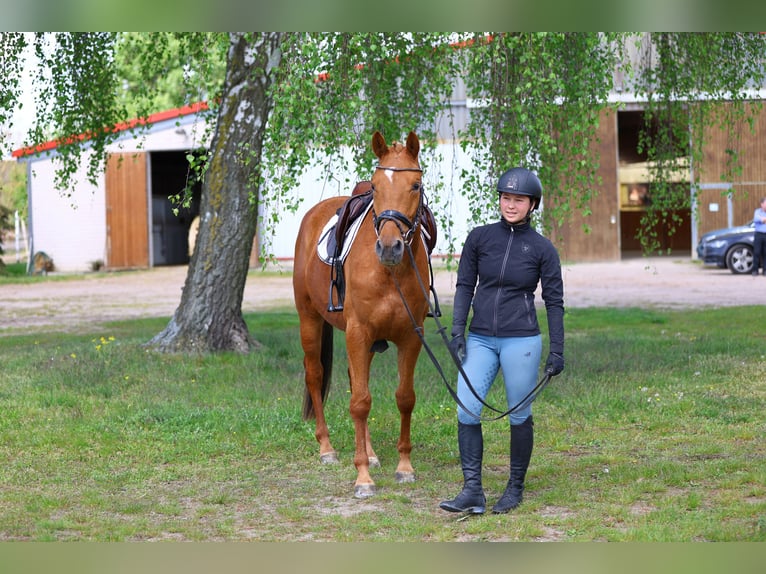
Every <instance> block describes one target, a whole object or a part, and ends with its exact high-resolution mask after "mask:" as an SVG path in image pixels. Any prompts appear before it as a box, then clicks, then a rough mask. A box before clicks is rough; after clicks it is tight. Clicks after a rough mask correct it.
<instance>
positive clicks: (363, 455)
mask: <svg viewBox="0 0 766 574" xmlns="http://www.w3.org/2000/svg"><path fill="white" fill-rule="evenodd" d="M370 344H371V343H370V342H367V340H366V338H365V337H364V336H363V335H362V334H361V333H358V332H357V333H355V332H354V329H353V328H352V327H349V329H348V330H347V332H346V350H347V352H348V365H349V366H348V372H349V377H350V380H351V401H350V403H349V412H350V413H351V419H352V420H353V422H354V446H355V448H354V466H356V473H357V474H356V482H355V483H354V496H355V497H356V498H368V497H370V496H373V495H374V494H375V482H374V481H373V480H372V476H370V462H371V460H370V459H371V457H370V452H372V446H371V445H370V444H369V443H370V441H369V428H368V426H367V421H368V418H369V416H370V408H371V407H372V396H371V395H370V388H369V380H370V364H371V363H372V356H373V354H372V353H371V352H370ZM368 448H369V451H368ZM372 456H375V455H374V453H373V454H372ZM375 458H377V457H375ZM372 462H373V463H374V462H375V461H374V460H373V461H372Z"/></svg>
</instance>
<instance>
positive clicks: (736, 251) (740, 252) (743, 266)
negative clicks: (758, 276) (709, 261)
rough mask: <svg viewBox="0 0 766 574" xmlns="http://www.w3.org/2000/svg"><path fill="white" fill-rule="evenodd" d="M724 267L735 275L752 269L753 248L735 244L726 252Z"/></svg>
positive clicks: (749, 271)
mask: <svg viewBox="0 0 766 574" xmlns="http://www.w3.org/2000/svg"><path fill="white" fill-rule="evenodd" d="M726 267H728V268H729V270H730V271H731V272H732V273H734V274H736V275H743V274H745V273H751V272H752V270H753V249H752V248H751V247H750V246H748V245H735V246H734V247H732V248H731V249H729V251H727V252H726Z"/></svg>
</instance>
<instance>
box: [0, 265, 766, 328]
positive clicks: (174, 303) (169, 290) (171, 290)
mask: <svg viewBox="0 0 766 574" xmlns="http://www.w3.org/2000/svg"><path fill="white" fill-rule="evenodd" d="M281 271H282V272H281V273H279V272H276V273H275V271H273V270H268V271H264V272H253V273H251V274H250V276H249V277H248V280H247V284H246V285H245V292H244V298H243V303H242V310H243V312H245V313H250V312H256V311H259V310H264V309H269V308H274V307H279V306H292V305H293V295H292V275H291V273H290V271H291V269H290V268H289V266H285V267H283V268H282V270H281ZM562 272H563V277H564V297H565V304H566V306H567V307H569V308H577V307H594V306H608V307H644V308H656V309H685V308H703V307H726V306H738V305H764V304H766V277H763V276H759V277H752V276H750V275H734V274H732V273H730V272H729V271H727V270H725V269H715V268H710V267H704V266H702V265H701V264H699V262H695V261H692V260H691V259H689V258H682V257H653V258H635V259H627V260H624V261H619V262H609V263H576V264H565V265H563V267H562ZM186 273H187V268H186V266H175V267H158V268H155V269H150V270H146V271H129V272H118V273H94V274H92V275H87V276H85V277H83V278H78V279H72V280H67V281H44V282H40V283H33V284H24V285H0V301H2V314H1V315H0V334H4V333H5V334H9V333H19V332H20V331H21V332H35V331H41V330H56V331H72V330H82V328H83V327H87V326H92V325H99V324H102V323H105V322H109V321H114V320H121V319H131V318H139V317H168V318H169V317H170V316H172V314H173V313H174V311H175V309H176V308H177V307H178V304H179V302H180V300H181V293H182V290H183V286H184V282H185V280H186ZM434 283H435V287H436V292H437V294H438V297H439V301H440V302H441V303H443V304H451V303H452V297H453V294H454V289H455V273H454V272H451V271H447V270H444V269H441V270H440V269H437V270H436V272H435V280H434Z"/></svg>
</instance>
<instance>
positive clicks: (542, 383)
mask: <svg viewBox="0 0 766 574" xmlns="http://www.w3.org/2000/svg"><path fill="white" fill-rule="evenodd" d="M407 254H408V255H409V258H410V263H411V265H412V268H413V270H414V271H415V276H416V277H417V280H418V284H419V285H420V289H421V292H422V293H423V296H424V297H425V299H426V301H427V302H428V308H429V310H430V311H431V316H432V317H433V318H434V321H435V322H436V327H437V331H438V332H439V334H440V335H441V338H442V340H443V341H444V344H445V345H446V347H447V349H449V353H450V357H452V361H453V362H454V363H455V366H457V368H458V371H459V372H460V374H461V375H462V376H463V380H464V381H465V383H466V385H467V386H468V389H469V390H470V391H471V393H472V394H473V396H474V397H476V398H477V399H478V400H479V402H481V404H483V405H484V406H485V407H487V408H488V409H490V410H492V411H494V412H496V413H499V414H498V415H497V416H491V417H484V416H481V415H477V414H476V413H474V412H472V411H471V410H470V409H469V408H467V407H466V406H465V405H464V404H463V402H462V401H461V400H460V398H459V397H458V395H457V391H456V390H455V389H454V388H453V387H452V385H450V383H449V381H448V380H447V377H446V376H445V374H444V370H443V369H442V367H441V364H440V363H439V360H438V359H437V358H436V355H434V353H433V351H432V350H431V347H430V346H429V345H428V343H427V342H426V339H425V336H424V334H423V329H422V327H419V326H418V323H417V320H416V319H415V316H414V315H413V314H412V310H411V309H410V307H409V305H407V301H406V299H405V298H404V293H403V292H402V289H401V286H400V285H399V280H398V279H397V278H396V274H394V273H392V274H391V276H392V277H393V279H394V284H395V285H396V290H397V291H398V292H399V297H400V298H401V300H402V303H403V304H404V308H405V309H406V310H407V314H408V315H409V316H410V320H411V321H412V324H413V325H414V327H415V332H416V333H417V335H418V337H419V338H420V341H421V343H422V344H423V348H424V349H425V350H426V353H427V354H428V356H429V358H430V359H431V362H432V363H433V364H434V366H435V367H436V370H437V371H438V373H439V375H440V376H441V378H442V381H443V382H444V385H445V386H446V387H447V391H448V392H449V394H450V395H451V396H452V398H453V400H454V401H455V402H456V403H457V404H458V406H460V407H461V408H462V409H463V410H464V411H465V412H467V413H468V414H469V415H471V416H472V417H474V418H475V419H478V420H480V421H495V420H499V419H502V418H504V417H506V416H508V415H510V414H511V413H514V412H516V411H518V410H521V409H524V408H526V407H527V406H528V405H529V404H531V403H532V401H534V400H535V399H536V398H537V396H538V395H539V394H540V393H541V392H542V391H543V389H545V387H546V386H547V385H548V383H549V382H550V380H551V374H550V373H548V372H546V373H545V374H544V375H543V377H542V378H541V379H540V380H539V381H538V383H537V384H536V385H535V387H534V388H533V389H532V390H531V391H529V393H527V394H526V396H525V397H524V398H523V399H521V401H519V402H518V403H517V404H516V405H514V406H513V407H511V408H510V409H508V410H506V411H501V410H500V409H497V408H495V407H493V406H492V405H490V404H488V403H487V402H486V401H485V400H484V399H482V398H481V397H480V396H479V394H478V393H477V392H476V389H474V387H473V385H472V384H471V381H470V379H469V378H468V375H467V374H466V373H465V371H464V370H463V366H462V364H461V362H460V360H459V359H458V357H456V356H455V354H454V353H453V352H452V349H450V346H449V339H447V334H446V329H445V327H444V326H443V325H442V324H441V321H439V318H438V316H437V315H438V314H437V313H436V312H435V311H434V307H433V305H432V303H431V298H430V297H429V296H428V291H427V290H426V287H425V285H424V283H423V279H422V277H421V276H420V271H418V268H417V265H416V264H415V256H414V255H413V254H412V249H411V247H410V245H409V244H407ZM428 265H429V268H430V266H431V262H430V260H429V262H428ZM431 276H432V277H433V270H431ZM432 283H433V282H432ZM431 290H432V291H433V293H434V297H435V296H436V291H435V290H434V289H433V286H432V288H431Z"/></svg>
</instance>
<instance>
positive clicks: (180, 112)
mask: <svg viewBox="0 0 766 574" xmlns="http://www.w3.org/2000/svg"><path fill="white" fill-rule="evenodd" d="M208 109H209V106H208V103H207V102H197V103H194V104H190V105H188V106H183V107H180V108H174V109H172V110H165V111H164V112H158V113H156V114H152V115H150V116H149V117H146V118H135V119H132V120H129V121H127V122H121V123H119V124H116V125H115V126H114V127H113V128H112V131H113V132H122V131H126V130H130V129H133V128H135V127H137V126H143V125H151V124H156V123H159V122H164V121H167V120H172V119H174V118H180V117H183V116H188V115H190V114H196V113H199V112H204V111H207V110H208ZM89 137H90V136H89V135H88V134H87V133H84V134H79V135H76V136H69V137H67V138H61V139H58V140H50V141H47V142H44V143H41V144H38V145H36V146H30V147H25V148H20V149H17V150H14V151H13V152H12V153H11V155H12V156H13V157H16V158H19V157H24V156H28V155H35V154H39V153H42V152H44V151H50V150H52V149H56V148H57V147H58V146H59V145H61V144H70V143H74V142H78V141H84V140H87V139H89Z"/></svg>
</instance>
